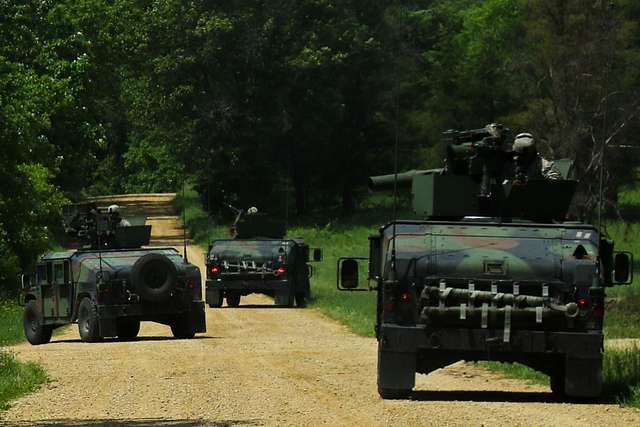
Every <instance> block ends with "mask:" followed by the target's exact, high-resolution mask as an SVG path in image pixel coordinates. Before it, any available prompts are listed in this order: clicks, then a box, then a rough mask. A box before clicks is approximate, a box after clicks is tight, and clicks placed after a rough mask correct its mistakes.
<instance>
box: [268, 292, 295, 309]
mask: <svg viewBox="0 0 640 427" xmlns="http://www.w3.org/2000/svg"><path fill="white" fill-rule="evenodd" d="M273 302H274V303H275V305H277V306H279V307H291V306H292V305H293V295H291V293H290V292H288V291H287V292H282V293H280V292H277V293H276V295H275V297H274V298H273Z"/></svg>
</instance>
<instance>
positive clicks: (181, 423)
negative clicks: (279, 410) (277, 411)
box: [0, 418, 263, 427]
mask: <svg viewBox="0 0 640 427" xmlns="http://www.w3.org/2000/svg"><path fill="white" fill-rule="evenodd" d="M0 425H2V426H7V427H26V426H33V425H37V426H45V427H58V426H71V427H83V426H90V427H111V426H126V427H150V426H159V427H201V426H212V427H227V426H258V425H263V423H262V422H261V421H260V420H223V421H206V420H172V419H165V418H138V419H132V420H128V419H102V420H73V419H60V420H34V421H15V422H7V421H3V420H2V419H0Z"/></svg>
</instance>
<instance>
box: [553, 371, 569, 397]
mask: <svg viewBox="0 0 640 427" xmlns="http://www.w3.org/2000/svg"><path fill="white" fill-rule="evenodd" d="M564 384H565V371H564V366H561V367H558V368H557V369H556V370H555V371H554V372H552V373H551V375H549V386H550V387H551V392H552V393H553V394H554V396H555V397H557V398H559V399H564V398H566V395H567V394H566V392H565V389H564Z"/></svg>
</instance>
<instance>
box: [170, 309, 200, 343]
mask: <svg viewBox="0 0 640 427" xmlns="http://www.w3.org/2000/svg"><path fill="white" fill-rule="evenodd" d="M171 333H172V334H173V336H174V337H175V338H178V339H191V338H193V337H194V336H195V335H196V331H195V328H194V327H193V323H192V322H191V321H190V320H189V315H188V313H186V314H185V317H179V318H177V319H175V320H174V321H173V322H172V323H171Z"/></svg>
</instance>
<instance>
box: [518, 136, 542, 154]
mask: <svg viewBox="0 0 640 427" xmlns="http://www.w3.org/2000/svg"><path fill="white" fill-rule="evenodd" d="M512 150H513V151H514V152H516V153H518V154H531V153H535V152H536V151H537V150H536V140H535V139H534V138H533V135H531V134H530V133H526V132H525V133H519V134H518V135H516V139H514V140H513V146H512Z"/></svg>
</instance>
